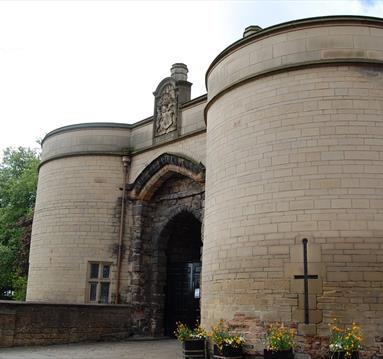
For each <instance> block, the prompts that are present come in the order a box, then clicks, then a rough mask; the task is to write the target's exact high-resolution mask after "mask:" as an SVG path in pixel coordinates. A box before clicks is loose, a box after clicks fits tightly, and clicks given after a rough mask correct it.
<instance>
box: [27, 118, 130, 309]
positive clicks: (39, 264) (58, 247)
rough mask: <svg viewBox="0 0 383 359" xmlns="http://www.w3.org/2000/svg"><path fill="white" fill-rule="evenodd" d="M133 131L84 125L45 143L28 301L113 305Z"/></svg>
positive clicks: (123, 127)
mask: <svg viewBox="0 0 383 359" xmlns="http://www.w3.org/2000/svg"><path fill="white" fill-rule="evenodd" d="M129 133H130V129H129V127H128V125H122V124H113V123H109V124H105V123H104V124H103V123H95V124H81V125H72V126H67V127H63V128H60V129H57V130H55V131H52V132H51V133H49V134H48V135H47V136H46V137H45V139H44V141H43V150H42V165H41V167H40V170H39V181H38V189H37V202H36V207H35V214H34V220H33V231H32V242H31V252H30V266H29V277H28V289H27V300H28V301H43V302H58V303H84V302H85V303H86V302H90V303H92V302H94V303H99V302H102V303H105V302H111V301H113V299H114V298H113V294H114V288H115V284H116V283H115V275H114V274H115V270H116V267H115V265H116V258H117V251H118V248H117V246H118V235H119V234H118V231H119V223H120V221H119V215H120V208H121V200H120V197H121V193H122V192H121V190H120V187H122V183H123V164H122V161H121V148H124V147H128V146H129Z"/></svg>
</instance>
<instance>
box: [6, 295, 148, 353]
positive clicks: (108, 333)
mask: <svg viewBox="0 0 383 359" xmlns="http://www.w3.org/2000/svg"><path fill="white" fill-rule="evenodd" d="M144 317H145V313H144V311H143V310H142V309H141V308H140V307H139V306H137V305H136V306H135V307H134V308H133V307H131V306H128V305H118V306H117V305H74V304H73V305H72V304H49V303H44V304H41V303H23V302H7V301H1V302H0V347H10V346H23V345H46V344H63V343H74V342H80V341H99V340H113V339H124V338H128V337H131V336H133V335H142V334H146V333H143V331H142V325H141V323H142V319H143V318H144Z"/></svg>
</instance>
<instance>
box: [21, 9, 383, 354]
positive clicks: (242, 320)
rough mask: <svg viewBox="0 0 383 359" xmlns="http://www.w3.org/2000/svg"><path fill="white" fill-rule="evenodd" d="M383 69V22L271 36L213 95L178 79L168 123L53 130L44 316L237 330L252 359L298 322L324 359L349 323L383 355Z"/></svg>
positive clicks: (253, 35)
mask: <svg viewBox="0 0 383 359" xmlns="http://www.w3.org/2000/svg"><path fill="white" fill-rule="evenodd" d="M382 64H383V20H382V19H378V18H368V17H359V16H357V17H355V16H333V17H323V18H312V19H303V20H298V21H292V22H288V23H284V24H280V25H275V26H272V27H269V28H266V29H260V28H259V27H256V26H253V27H249V28H247V29H246V31H245V33H244V37H243V38H242V39H239V40H238V41H237V42H235V43H233V44H232V45H230V46H229V47H228V48H226V49H225V50H223V51H222V52H221V53H220V54H219V55H218V56H217V57H216V58H215V59H214V61H213V62H212V64H211V66H210V67H209V69H208V70H207V74H206V84H207V95H204V96H201V97H198V98H195V99H191V97H190V94H191V91H190V90H191V83H190V82H188V78H187V72H188V70H187V67H186V65H184V64H180V63H177V64H174V65H173V67H172V69H171V76H170V77H166V78H165V79H164V80H163V81H161V83H160V84H159V85H158V87H157V89H156V90H155V92H154V113H153V115H152V116H151V117H149V118H147V119H144V120H142V121H139V122H137V123H135V124H132V125H130V124H117V123H88V124H78V125H70V126H66V127H62V128H59V129H56V130H54V131H52V132H50V133H49V134H47V135H46V137H45V138H44V140H43V144H42V147H43V151H42V164H41V167H40V172H39V182H38V193H37V203H36V209H35V218H34V223H33V234H32V246H31V254H30V271H29V273H30V275H29V281H28V293H27V300H28V301H34V302H54V303H77V304H81V303H90V304H91V303H102V304H105V303H111V304H113V305H114V304H124V305H126V304H128V305H131V306H133V307H134V306H140V307H142V308H143V309H142V313H143V314H142V316H140V319H139V325H137V323H135V325H136V327H137V328H140V330H141V331H142V332H143V333H145V334H147V335H165V334H169V333H171V332H172V330H173V328H174V323H175V321H176V320H182V321H186V322H193V321H194V320H195V319H198V318H200V317H201V320H202V323H203V324H204V325H206V326H207V327H209V326H210V325H211V324H212V323H214V322H216V321H218V320H219V319H220V318H224V319H227V320H231V321H232V322H233V323H234V324H236V325H238V327H239V328H240V330H241V331H242V332H243V333H244V334H245V336H246V337H247V339H248V342H249V343H250V344H251V345H253V347H250V346H249V347H248V351H249V353H256V352H257V351H260V350H261V349H262V343H261V340H260V336H259V335H262V333H264V327H265V325H266V324H267V323H269V322H272V321H284V322H286V323H289V324H294V325H296V326H297V327H298V332H299V337H298V339H299V340H298V341H299V347H298V350H299V351H302V352H306V353H310V354H311V355H312V357H314V358H320V357H324V355H325V353H326V351H327V349H326V340H327V337H328V334H329V328H328V324H329V323H330V322H331V320H332V318H333V317H337V318H338V319H339V321H340V322H341V323H344V324H350V323H351V322H352V321H356V322H358V323H359V324H360V325H361V327H362V329H363V332H364V336H365V348H366V355H367V356H368V357H369V358H370V357H372V356H373V355H375V354H377V353H380V354H383V324H382V323H383V239H382V238H383V101H382V99H383V70H382ZM148 112H149V113H150V110H148ZM305 269H306V277H305V275H304V273H305ZM201 273H202V274H201ZM307 275H310V277H308V276H307ZM305 278H306V279H305ZM305 282H306V283H308V286H305V285H304V283H305Z"/></svg>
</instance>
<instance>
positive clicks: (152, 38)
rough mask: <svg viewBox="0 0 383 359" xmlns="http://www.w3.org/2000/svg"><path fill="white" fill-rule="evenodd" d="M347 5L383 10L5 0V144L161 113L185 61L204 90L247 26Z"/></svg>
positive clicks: (1, 77) (378, 4) (302, 1)
mask: <svg viewBox="0 0 383 359" xmlns="http://www.w3.org/2000/svg"><path fill="white" fill-rule="evenodd" d="M342 14H353V15H371V16H378V17H383V0H382V1H372V0H363V1H362V0H345V1H343V0H331V1H320V0H311V1H310V0H297V1H293V0H278V1H272V0H254V1H212V2H209V1H196V0H195V1H139V2H136V1H52V0H51V1H1V0H0V123H1V130H0V152H2V150H3V149H4V148H6V147H8V146H12V147H18V146H30V147H38V145H37V144H36V140H38V139H41V138H43V137H44V135H45V134H46V133H47V132H49V131H51V130H53V129H55V128H57V127H61V126H65V125H69V124H74V123H80V122H123V123H134V122H137V121H139V120H141V119H144V118H146V117H149V116H151V115H152V112H153V91H154V90H155V88H156V87H157V85H158V83H159V82H160V81H161V80H162V79H163V78H164V77H167V76H169V75H170V67H171V65H172V64H173V63H175V62H183V63H186V64H187V66H188V68H189V81H191V82H192V83H193V87H192V97H197V96H199V95H202V94H204V93H205V91H206V90H205V85H204V76H205V72H206V70H207V68H208V66H209V64H210V63H211V62H212V60H213V59H214V58H215V57H216V56H217V55H218V53H219V52H221V51H222V50H223V49H224V48H225V47H226V46H228V45H229V44H230V43H232V42H234V41H235V40H237V39H239V38H240V37H242V33H243V30H244V29H245V27H246V26H249V25H259V26H261V27H268V26H271V25H274V24H277V23H280V22H285V21H289V20H294V19H299V18H304V17H313V16H323V15H342Z"/></svg>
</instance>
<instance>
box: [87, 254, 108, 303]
mask: <svg viewBox="0 0 383 359" xmlns="http://www.w3.org/2000/svg"><path fill="white" fill-rule="evenodd" d="M88 270H89V272H88V273H89V274H88V290H87V301H88V302H91V303H109V292H110V263H103V262H90V263H89V269H88Z"/></svg>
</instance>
